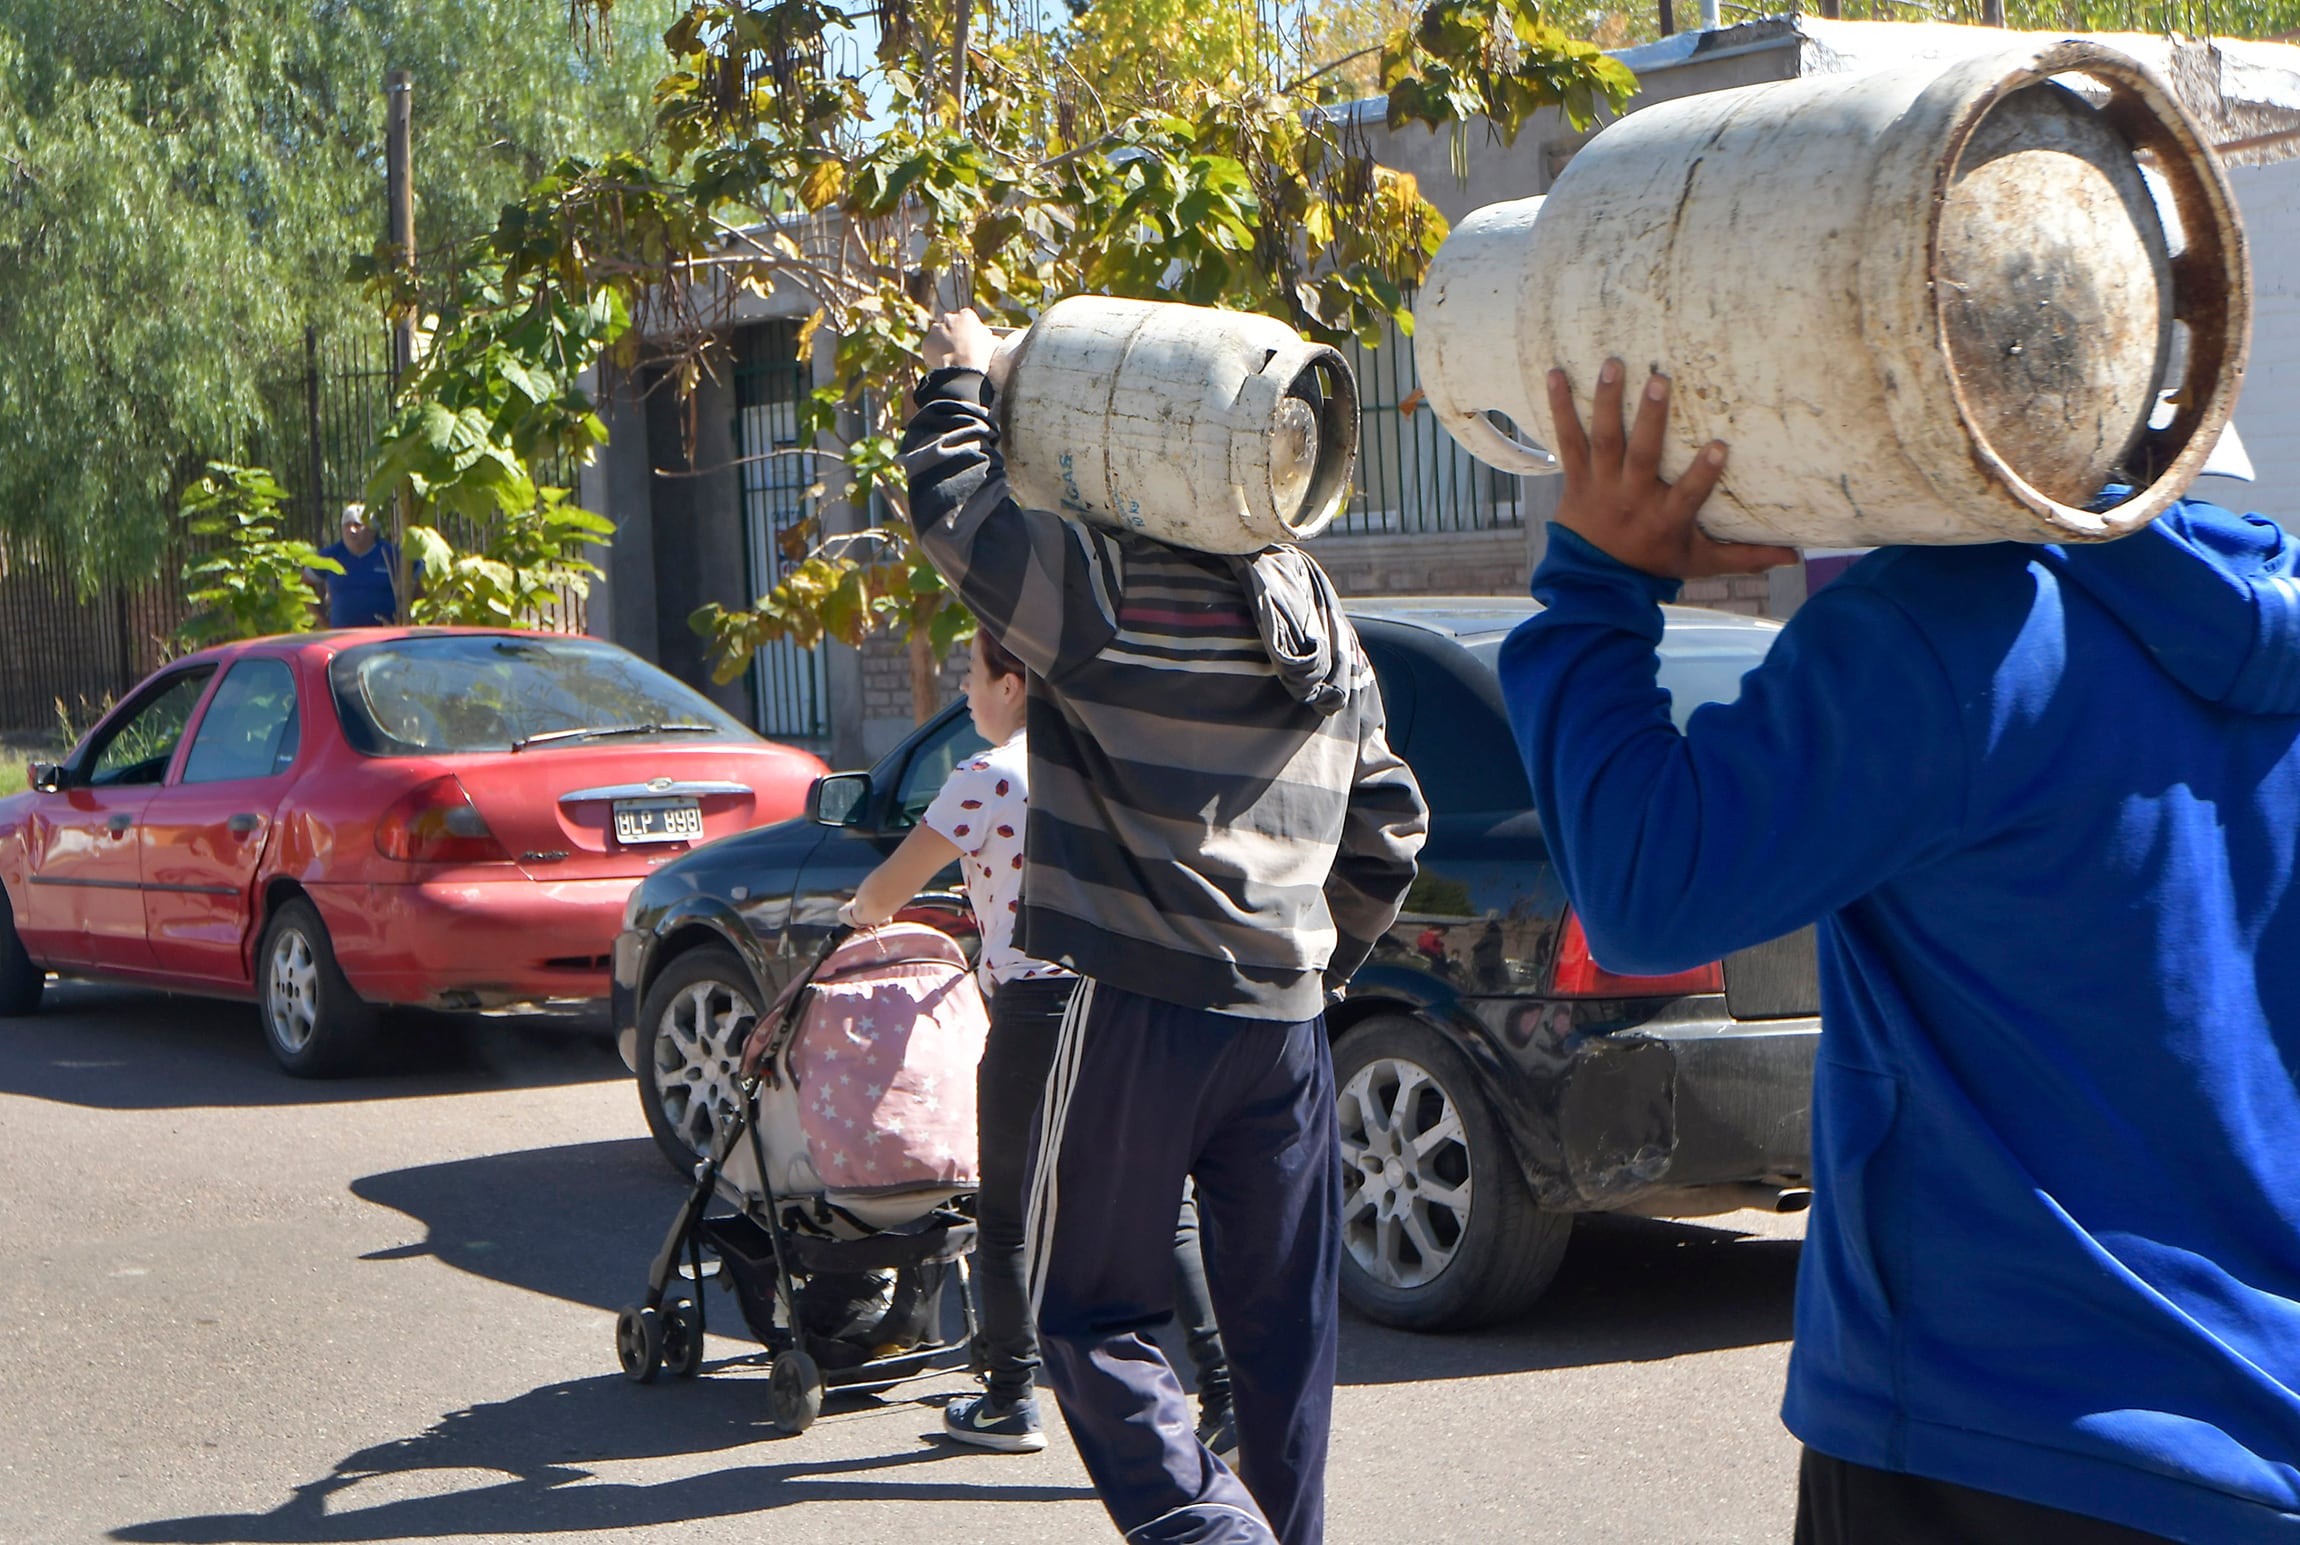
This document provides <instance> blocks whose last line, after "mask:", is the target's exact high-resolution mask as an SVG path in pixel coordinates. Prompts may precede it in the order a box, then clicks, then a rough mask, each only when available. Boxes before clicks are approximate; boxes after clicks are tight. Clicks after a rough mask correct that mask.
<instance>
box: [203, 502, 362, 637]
mask: <svg viewBox="0 0 2300 1545" xmlns="http://www.w3.org/2000/svg"><path fill="white" fill-rule="evenodd" d="M286 498H287V490H286V489H284V488H282V487H280V485H279V481H278V479H276V478H274V477H273V476H272V475H271V474H270V473H269V472H267V471H265V470H264V469H263V468H261V467H239V466H234V465H232V464H231V463H230V462H223V461H211V462H209V463H208V469H207V474H206V475H205V476H204V477H202V478H200V480H199V481H197V482H195V483H193V484H192V485H191V487H189V488H187V489H185V490H184V500H183V507H182V516H183V520H184V524H185V525H186V527H187V528H188V529H189V530H190V531H191V533H192V534H193V535H194V536H198V537H203V538H206V539H208V540H209V541H210V542H212V543H216V544H217V545H215V546H213V547H212V548H211V549H210V550H209V551H208V552H207V553H206V554H205V555H204V556H201V557H198V558H195V559H193V560H192V561H191V562H189V563H187V564H185V565H184V589H185V592H186V596H185V598H186V599H187V600H189V601H190V602H191V603H192V605H193V606H195V607H197V608H198V610H197V611H195V612H193V613H192V615H191V616H190V617H189V618H188V619H186V621H185V622H184V625H183V626H182V628H180V629H179V630H178V636H179V637H180V638H181V639H182V640H183V641H184V642H185V643H188V644H192V645H194V646H196V647H205V646H207V645H209V644H220V643H224V642H226V641H227V640H230V639H235V638H264V637H268V636H269V635H271V634H274V633H300V632H302V631H304V630H305V629H307V628H309V627H310V626H311V625H312V622H313V619H314V618H315V617H316V616H317V615H318V605H317V603H318V597H317V596H316V595H315V594H314V593H313V591H312V588H311V586H310V585H309V584H308V583H306V582H305V580H304V571H305V570H307V569H309V570H313V571H316V572H318V573H321V574H341V573H342V572H343V565H342V564H340V563H338V562H336V561H335V560H334V559H333V558H322V557H321V556H320V555H319V550H318V549H317V548H315V547H313V546H312V545H311V543H309V542H302V541H297V540H294V539H292V538H288V537H283V536H281V534H280V504H281V501H283V500H284V499H286ZM219 539H220V540H219Z"/></svg>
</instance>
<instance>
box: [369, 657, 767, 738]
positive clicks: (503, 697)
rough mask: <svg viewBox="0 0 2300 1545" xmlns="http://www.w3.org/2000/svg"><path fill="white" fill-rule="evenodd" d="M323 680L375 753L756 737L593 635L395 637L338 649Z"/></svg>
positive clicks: (698, 697)
mask: <svg viewBox="0 0 2300 1545" xmlns="http://www.w3.org/2000/svg"><path fill="white" fill-rule="evenodd" d="M328 681H329V684H330V686H331V687H332V688H333V689H334V692H335V703H336V710H337V713H338V714H339V715H340V717H341V718H342V720H343V732H344V738H345V739H346V740H348V741H349V742H350V743H351V745H352V748H353V749H354V750H356V751H360V752H363V753H365V754H366V755H368V756H441V755H453V754H455V753H459V752H475V751H510V750H514V749H525V748H526V747H527V746H529V745H532V746H533V748H534V749H535V750H537V751H545V750H553V749H559V748H564V747H575V746H597V745H613V744H616V743H618V742H619V741H630V740H657V741H689V740H692V741H703V740H713V739H721V740H725V739H733V740H756V739H757V738H758V737H757V736H755V735H753V734H752V733H751V732H750V731H749V730H747V729H745V728H744V727H743V726H742V725H741V724H740V723H738V722H737V721H736V720H734V719H733V718H730V717H729V716H728V715H727V714H725V713H724V712H722V711H720V709H719V708H718V707H717V706H716V705H714V704H713V703H712V702H711V701H710V700H709V699H708V698H706V697H704V696H703V695H702V694H701V693H699V692H697V691H695V690H694V689H693V688H692V687H689V686H686V685H685V684H683V683H681V682H679V681H677V680H675V679H673V678H672V677H670V676H667V675H665V674H664V673H663V672H661V671H659V670H657V669H655V667H654V666H652V665H649V664H648V663H647V662H646V661H644V660H641V659H639V658H637V657H636V656H634V655H631V654H629V653H626V652H625V651H623V650H621V649H617V648H616V647H614V646H613V645H612V644H603V643H600V642H599V641H597V640H596V639H588V638H574V637H566V636H561V635H555V634H543V635H537V636H533V637H523V638H504V637H500V636H493V635H488V634H448V635H443V636H439V637H432V638H424V637H415V638H396V639H389V640H386V641H383V642H380V643H374V644H361V645H358V646H356V647H354V648H351V649H346V650H345V651H344V652H343V653H342V654H339V655H337V656H336V657H335V660H334V662H333V663H332V664H331V665H330V666H329V667H328Z"/></svg>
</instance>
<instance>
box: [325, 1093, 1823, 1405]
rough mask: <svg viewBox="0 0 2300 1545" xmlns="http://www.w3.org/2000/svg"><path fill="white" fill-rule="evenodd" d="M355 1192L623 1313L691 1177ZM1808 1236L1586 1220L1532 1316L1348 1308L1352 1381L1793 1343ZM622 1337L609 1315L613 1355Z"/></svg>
mask: <svg viewBox="0 0 2300 1545" xmlns="http://www.w3.org/2000/svg"><path fill="white" fill-rule="evenodd" d="M352 1191H353V1193H354V1194H356V1195H357V1196H359V1197H360V1198H361V1199H362V1200H365V1201H369V1202H374V1203H376V1204H378V1205H379V1206H384V1207H390V1208H393V1209H395V1210H397V1211H399V1212H403V1213H405V1214H407V1215H408V1217H410V1218H411V1219H414V1220H415V1221H416V1222H418V1223H420V1224H422V1225H423V1227H424V1229H425V1233H426V1238H425V1239H424V1241H423V1242H422V1243H421V1244H410V1245H408V1246H405V1247H403V1248H402V1249H399V1250H394V1251H390V1252H387V1253H386V1255H385V1256H384V1257H382V1258H385V1259H394V1258H400V1257H405V1256H413V1255H434V1256H437V1257H438V1258H439V1259H440V1260H442V1261H444V1262H445V1263H447V1264H448V1265H450V1266H453V1267H456V1268H457V1269H459V1270H462V1271H468V1272H472V1273H474V1274H476V1275H478V1276H482V1277H486V1278H489V1279H490V1280H493V1281H497V1282H502V1283H506V1284H508V1285H510V1286H514V1287H520V1288H525V1289H526V1290H528V1291H529V1292H534V1293H542V1294H547V1295H549V1296H551V1297H555V1298H564V1299H570V1300H572V1301H574V1302H577V1303H585V1304H590V1305H592V1306H594V1307H596V1308H599V1309H602V1310H612V1309H615V1308H618V1307H620V1306H621V1305H623V1304H625V1303H628V1302H630V1301H632V1300H633V1299H635V1298H636V1297H637V1296H638V1293H639V1290H640V1289H641V1287H642V1286H643V1285H644V1283H645V1280H646V1273H647V1265H648V1262H649V1261H650V1260H651V1259H652V1258H653V1255H654V1252H655V1250H656V1249H657V1248H658V1247H659V1246H660V1245H661V1244H662V1241H663V1235H664V1233H665V1232H666V1231H667V1230H668V1229H669V1228H670V1225H671V1216H672V1214H673V1212H674V1211H675V1210H676V1209H677V1207H678V1204H679V1198H680V1197H681V1196H682V1195H683V1194H684V1191H685V1187H684V1186H683V1185H682V1184H681V1183H680V1181H679V1179H678V1177H677V1176H675V1175H673V1174H672V1173H671V1170H670V1167H669V1166H668V1165H666V1164H665V1163H664V1162H663V1159H662V1156H661V1154H660V1153H659V1152H658V1151H657V1150H656V1148H655V1145H654V1144H653V1143H652V1142H650V1141H648V1140H647V1139H645V1138H628V1139H624V1140H621V1141H616V1142H598V1143H574V1144H569V1145H567V1146H565V1147H560V1148H535V1149H528V1150H526V1151H524V1152H520V1153H505V1154H492V1155H488V1156H485V1157H480V1158H471V1159H461V1160H456V1161H454V1162H452V1163H447V1164H432V1165H424V1166H421V1167H419V1168H415V1169H404V1170H392V1171H388V1172H386V1173H384V1174H380V1175H370V1176H367V1177H365V1178H364V1179H361V1180H357V1181H354V1182H353V1184H352ZM1799 1248H1800V1246H1799V1243H1798V1241H1796V1240H1794V1239H1777V1238H1762V1237H1753V1236H1750V1235H1746V1234H1742V1233H1740V1232H1738V1231H1736V1230H1734V1229H1732V1228H1730V1227H1716V1226H1704V1225H1702V1224H1696V1223H1668V1222H1659V1221H1656V1220H1653V1219H1647V1218H1621V1217H1593V1218H1585V1219H1583V1220H1582V1221H1581V1223H1580V1224H1579V1226H1578V1227H1577V1228H1576V1229H1575V1231H1574V1237H1573V1244H1572V1246H1571V1248H1570V1249H1568V1250H1567V1252H1566V1257H1565V1264H1564V1266H1563V1267H1562V1268H1561V1269H1560V1270H1559V1272H1558V1276H1557V1281H1556V1283H1555V1284H1554V1285H1553V1286H1552V1287H1551V1288H1550V1290H1549V1293H1548V1294H1547V1295H1546V1296H1545V1297H1544V1298H1543V1299H1542V1301H1541V1304H1540V1305H1539V1307H1537V1308H1536V1309H1535V1310H1534V1311H1533V1312H1532V1313H1531V1314H1530V1315H1529V1316H1527V1317H1526V1318H1525V1319H1523V1320H1521V1321H1518V1322H1516V1323H1514V1324H1511V1325H1505V1326H1501V1327H1497V1328H1495V1329H1492V1330H1486V1331H1478V1332H1473V1333H1470V1334H1467V1335H1458V1336H1434V1335H1416V1334H1413V1333H1411V1332H1406V1331H1398V1330H1391V1329H1389V1328H1388V1327H1386V1326H1381V1325H1376V1324H1373V1323H1371V1322H1370V1321H1367V1320H1363V1319H1360V1318H1357V1317H1355V1316H1346V1317H1345V1318H1344V1321H1343V1325H1342V1348H1341V1379H1342V1382H1343V1383H1345V1384H1391V1383H1405V1382H1413V1381H1418V1380H1424V1379H1460V1378H1478V1377H1482V1376H1485V1375H1488V1374H1504V1373H1522V1372H1532V1371H1538V1370H1541V1369H1544V1368H1565V1367H1581V1366H1587V1365H1592V1364H1599V1363H1618V1362H1650V1361H1654V1360H1656V1359H1660V1358H1666V1357H1676V1356H1680V1355H1683V1354H1686V1353H1694V1352H1711V1351H1718V1350H1722V1349H1724V1348H1728V1347H1742V1346H1761V1345H1767V1344H1770V1343H1774V1342H1781V1341H1786V1340H1788V1339H1789V1331H1790V1309H1791V1299H1792V1296H1793V1292H1794V1287H1795V1283H1796V1276H1797V1253H1798V1250H1799ZM722 1305H726V1307H725V1308H722V1307H721V1306H722ZM732 1308H733V1306H732V1303H731V1301H730V1300H728V1299H726V1298H724V1297H723V1296H721V1295H719V1294H716V1293H714V1294H712V1295H711V1296H710V1299H709V1301H708V1303H707V1304H706V1309H707V1311H708V1312H709V1313H710V1314H711V1316H712V1323H713V1324H714V1325H715V1326H720V1327H723V1328H728V1329H732V1328H733V1327H735V1326H736V1325H739V1323H740V1321H739V1319H737V1318H736V1316H735V1315H734V1314H733V1312H732ZM610 1338H611V1333H610V1330H609V1328H608V1326H607V1324H606V1323H605V1321H604V1320H603V1321H602V1322H601V1325H600V1331H599V1355H600V1357H601V1359H602V1360H604V1359H606V1358H607V1357H609V1356H610V1355H611V1350H610ZM1177 1366H1178V1367H1182V1366H1186V1364H1183V1363H1181V1362H1177Z"/></svg>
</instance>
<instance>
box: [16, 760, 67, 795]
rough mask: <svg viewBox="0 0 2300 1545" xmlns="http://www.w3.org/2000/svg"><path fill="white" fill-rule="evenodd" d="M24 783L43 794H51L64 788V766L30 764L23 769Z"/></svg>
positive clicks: (57, 763)
mask: <svg viewBox="0 0 2300 1545" xmlns="http://www.w3.org/2000/svg"><path fill="white" fill-rule="evenodd" d="M24 781H25V783H26V784H28V785H29V786H31V787H32V788H35V789H38V790H39V791H40V792H41V793H43V794H53V793H55V792H56V791H57V790H58V789H59V788H62V787H63V786H64V765H63V764H62V763H61V762H31V763H28V764H26V766H25V768H24Z"/></svg>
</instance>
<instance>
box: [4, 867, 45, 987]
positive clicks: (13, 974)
mask: <svg viewBox="0 0 2300 1545" xmlns="http://www.w3.org/2000/svg"><path fill="white" fill-rule="evenodd" d="M47 989H48V973H47V972H46V971H45V970H43V969H42V968H41V967H40V965H39V964H38V963H37V962H36V961H34V960H33V959H32V957H31V956H30V955H28V954H26V953H25V951H24V941H23V940H22V939H20V938H18V937H17V936H16V914H15V912H14V910H13V909H11V908H10V907H9V905H8V897H7V893H6V892H0V1019H16V1018H19V1017H21V1016H23V1015H25V1014H29V1013H31V1012H32V1011H33V1010H34V1009H36V1008H38V1007H39V1006H40V995H41V994H42V993H43V992H45V991H47Z"/></svg>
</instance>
